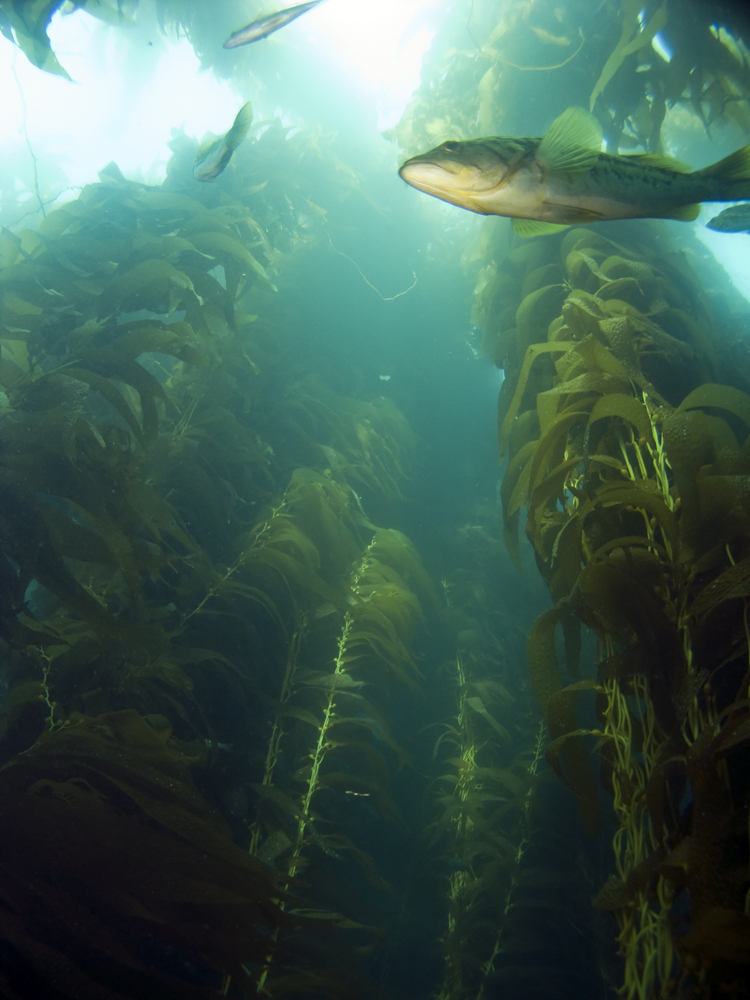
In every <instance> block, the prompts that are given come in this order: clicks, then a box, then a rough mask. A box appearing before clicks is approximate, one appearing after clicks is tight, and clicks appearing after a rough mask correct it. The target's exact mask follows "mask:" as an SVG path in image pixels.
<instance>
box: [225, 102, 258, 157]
mask: <svg viewBox="0 0 750 1000" xmlns="http://www.w3.org/2000/svg"><path fill="white" fill-rule="evenodd" d="M252 120H253V106H252V104H251V103H250V101H248V102H247V104H243V105H242V107H241V108H240V110H239V111H238V112H237V117H236V118H235V119H234V124H233V125H232V127H231V128H230V130H229V131H228V132H227V134H226V135H225V136H224V142H225V143H226V145H227V149H231V150H232V151H234V150H235V149H237V147H238V146H239V144H240V143H241V142H242V140H243V139H244V138H245V136H246V135H247V130H248V129H249V128H250V123H251V122H252Z"/></svg>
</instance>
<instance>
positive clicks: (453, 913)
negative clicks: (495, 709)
mask: <svg viewBox="0 0 750 1000" xmlns="http://www.w3.org/2000/svg"><path fill="white" fill-rule="evenodd" d="M456 684H457V690H458V714H457V717H456V727H455V730H453V733H452V735H453V736H454V740H455V742H456V744H457V747H458V751H459V756H458V758H457V759H456V762H455V763H456V767H457V770H458V774H457V781H456V784H455V789H454V791H453V794H452V797H453V799H454V800H455V801H456V802H457V803H458V809H457V810H456V812H455V815H454V817H453V822H452V827H451V830H450V850H451V852H452V853H453V854H454V855H455V857H456V858H458V859H459V860H460V861H461V862H462V863H463V864H464V865H465V867H464V868H463V869H459V870H458V871H454V872H451V874H450V876H449V878H448V914H447V917H448V927H447V930H446V933H445V935H444V937H443V939H442V941H443V945H444V948H445V972H444V975H443V985H442V988H441V990H440V993H439V994H438V998H437V1000H455V998H456V997H460V996H462V995H463V988H464V976H463V963H464V961H465V957H464V955H463V948H462V945H463V944H464V942H463V940H462V938H463V937H464V936H465V933H466V927H465V924H466V917H467V914H466V913H465V910H466V909H467V908H468V905H469V898H468V896H467V892H466V890H467V889H468V887H469V885H470V883H471V882H473V881H475V879H476V876H475V875H474V873H473V872H472V870H471V858H470V857H467V856H466V851H467V847H469V845H468V844H467V843H466V841H467V838H468V837H469V835H470V834H471V831H472V829H473V826H474V824H473V821H472V819H471V816H470V815H469V814H468V812H467V811H466V809H465V805H466V800H467V799H468V797H469V795H470V794H471V792H472V791H474V789H475V787H477V786H479V787H481V782H480V780H479V776H478V773H477V770H478V768H477V763H476V741H475V734H474V733H473V731H472V724H473V720H472V716H474V713H473V712H472V711H471V709H470V708H469V706H468V705H467V704H466V698H467V693H468V692H467V687H466V673H465V671H464V665H463V662H462V660H461V653H460V652H458V653H457V654H456ZM439 746H440V743H439V742H438V744H437V745H436V747H435V751H436V752H437V749H438V747H439Z"/></svg>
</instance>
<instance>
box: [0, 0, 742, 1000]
mask: <svg viewBox="0 0 750 1000" xmlns="http://www.w3.org/2000/svg"><path fill="white" fill-rule="evenodd" d="M59 6H60V5H59V4H58V3H55V2H49V3H46V4H41V3H40V4H31V5H29V4H19V3H16V2H13V0H0V30H3V31H4V33H6V34H8V33H10V34H12V36H13V37H14V38H15V39H16V41H17V43H18V44H19V46H21V47H22V49H23V51H24V53H26V55H27V56H28V58H29V59H30V60H31V61H32V62H34V64H35V65H37V66H41V67H43V68H45V69H46V70H48V71H51V72H58V73H59V72H61V68H60V66H59V63H57V60H56V57H55V56H54V53H53V52H52V49H51V48H50V46H49V42H48V39H47V34H46V29H47V26H48V23H49V19H50V18H51V16H52V14H53V13H54V12H55V10H56V9H57V8H58V7H59ZM79 6H81V7H83V8H84V10H86V11H87V12H90V13H91V14H95V15H96V16H100V17H107V18H109V19H110V21H111V22H112V23H114V24H118V23H120V22H121V21H123V20H124V19H126V18H128V17H137V16H138V13H139V9H140V10H141V11H143V10H145V9H146V8H147V4H146V3H145V0H144V2H143V3H142V4H140V5H138V4H136V3H130V4H117V3H115V2H114V0H112V2H110V3H105V2H103V0H102V2H101V3H99V2H95V0H88V2H86V3H84V4H81V5H79ZM225 7H226V10H225V12H224V14H223V17H225V18H226V19H227V22H228V24H224V23H221V21H220V19H219V18H217V17H216V14H215V10H216V6H215V5H211V4H206V3H204V2H202V0H154V4H153V9H154V12H155V16H156V17H158V19H159V23H160V24H161V26H162V28H163V29H164V30H172V29H177V30H179V31H180V32H181V33H183V34H185V35H186V36H187V37H188V38H189V39H190V41H191V43H192V44H193V46H194V48H195V50H196V52H197V53H198V54H199V56H200V58H201V60H202V62H203V64H204V66H205V67H211V68H213V69H214V70H215V72H216V73H217V75H219V76H220V77H224V78H227V79H232V80H241V81H242V92H243V93H245V92H252V86H250V87H248V86H247V83H248V80H249V81H250V82H251V83H252V82H253V81H256V82H257V81H264V80H266V79H268V80H270V79H277V77H276V74H277V70H278V68H279V67H280V68H282V69H283V68H284V67H286V69H287V70H288V72H284V73H279V74H278V79H277V85H278V88H279V97H278V100H279V104H280V105H281V106H284V107H288V108H290V109H292V110H294V109H295V108H296V107H300V108H304V109H305V110H304V112H301V116H302V117H304V116H306V115H309V110H308V105H307V103H306V97H305V95H304V94H303V93H301V92H300V93H299V94H297V93H295V88H294V86H293V84H294V81H295V79H296V80H299V76H298V77H296V78H295V76H294V74H293V73H292V72H291V67H292V61H291V60H292V57H287V55H285V50H284V48H283V46H282V45H281V44H279V45H278V46H275V54H274V53H273V52H271V53H270V54H269V50H270V49H271V48H273V47H272V46H265V47H262V46H259V47H257V50H256V48H255V47H254V49H253V66H252V70H248V68H247V58H246V57H247V56H248V53H247V52H245V53H242V52H241V51H240V52H239V53H235V52H228V51H226V50H224V49H223V48H222V42H223V40H224V39H225V37H226V30H225V29H226V28H227V27H229V28H230V30H231V25H232V24H241V23H243V22H244V21H247V20H248V19H249V18H250V17H252V16H253V15H258V13H259V11H258V10H255V11H248V10H247V5H246V4H245V3H241V2H239V0H231V2H230V3H228V4H226V5H225ZM745 21H746V15H743V14H742V11H741V10H740V13H739V14H737V15H735V14H734V13H733V12H732V10H731V9H730V8H729V5H723V4H712V5H701V4H699V3H692V2H687V0H686V2H684V3H683V4H681V5H680V6H679V8H678V7H677V6H676V4H675V3H673V2H671V0H670V2H668V3H659V2H653V3H651V2H647V3H645V4H644V3H643V0H639V2H638V3H635V2H630V0H622V2H614V0H613V2H611V3H610V2H605V3H602V4H593V5H592V4H590V3H588V2H584V0H571V2H569V3H566V4H560V3H555V4H552V3H549V4H548V3H546V2H536V3H526V2H523V3H522V2H507V3H505V4H504V5H502V7H500V5H498V4H496V3H494V2H490V0H473V2H470V0H469V2H466V3H464V4H456V5H453V6H452V9H451V11H450V12H448V13H447V14H446V15H445V19H444V20H443V22H441V24H440V25H438V30H437V34H436V36H435V39H434V41H433V43H432V47H431V49H430V50H429V52H428V54H427V55H426V56H425V61H424V66H423V80H422V84H421V86H420V88H419V90H418V91H417V92H416V94H415V96H414V98H413V100H412V102H411V104H410V105H409V106H408V108H407V110H406V112H405V113H404V115H403V117H402V119H401V122H400V123H399V125H398V126H396V128H395V129H394V130H393V131H394V138H397V139H398V142H399V146H400V148H401V154H402V158H403V157H404V156H410V155H414V154H416V153H418V152H420V151H421V150H424V149H427V148H430V147H432V146H434V145H436V144H439V143H441V142H443V141H445V140H446V139H449V138H456V139H460V140H464V139H469V138H471V137H473V136H475V135H482V134H483V135H493V134H501V135H502V134H508V135H518V134H520V135H524V134H542V133H543V131H544V129H545V128H546V127H547V125H549V123H550V122H551V121H552V120H553V119H554V118H555V117H556V116H557V115H559V114H560V113H562V112H563V111H564V109H565V108H566V107H568V106H570V105H577V106H582V107H585V108H590V109H591V110H592V112H593V114H594V115H595V116H596V117H597V119H598V120H599V122H600V124H601V125H602V128H603V130H604V134H605V137H606V140H607V148H608V151H609V152H611V153H612V154H615V153H617V152H618V150H620V151H633V150H635V149H639V150H642V151H646V150H648V151H650V152H653V153H660V152H662V151H663V150H662V144H663V141H664V136H663V134H662V133H663V132H666V131H667V129H668V128H669V127H671V126H670V122H671V121H672V120H673V118H674V116H673V115H670V114H668V109H671V108H676V109H677V112H676V113H679V114H682V115H684V117H683V118H682V119H680V120H681V121H682V122H683V125H684V123H685V122H689V123H690V124H691V125H695V124H696V123H697V124H698V125H699V126H700V131H698V130H697V129H696V134H699V135H700V137H701V141H702V142H705V143H706V144H707V143H708V139H707V138H706V137H707V136H711V135H712V134H713V133H714V132H716V131H718V130H719V128H723V129H726V130H728V132H729V133H730V134H731V137H732V138H731V140H730V138H727V139H726V142H727V143H728V144H729V147H730V148H728V149H726V152H730V150H731V148H734V147H735V146H737V145H740V144H741V142H738V141H735V140H736V139H737V137H738V135H739V134H740V133H741V131H742V130H747V128H748V126H749V125H750V114H749V109H748V97H750V75H749V73H748V68H747V67H748V61H747V60H748V49H747V44H746V42H745V41H743V38H744V39H747V38H748V27H749V26H748V25H747V24H746V23H745ZM657 34H658V35H659V38H660V39H661V44H662V45H663V46H667V47H668V48H669V49H671V51H672V58H670V59H669V60H667V59H665V58H662V57H661V56H659V55H658V53H657V52H656V51H655V50H654V48H653V46H652V44H651V43H652V40H653V39H654V38H655V37H656V36H657ZM300 58H302V56H301V55H300V54H299V53H297V52H295V53H294V54H293V59H294V60H299V59H300ZM62 59H63V61H64V57H62ZM285 60H286V62H285ZM63 72H64V71H63ZM241 74H244V75H241ZM269 86H270V85H269ZM311 100H312V98H311ZM253 101H254V102H255V95H254V94H253ZM295 102H299V103H295ZM234 108H235V110H232V111H231V112H230V113H228V115H227V118H228V120H231V116H232V114H233V113H235V111H236V105H235V106H234ZM175 117H176V120H179V118H180V116H179V115H178V114H177V113H176V116H175ZM171 148H172V153H173V155H172V158H171V160H170V162H169V165H168V169H167V177H166V180H165V181H164V183H163V184H162V185H159V186H150V185H147V184H144V183H140V182H137V181H132V180H128V179H126V178H125V177H124V176H123V174H122V172H121V171H120V169H119V168H118V167H117V166H116V165H115V164H110V165H109V166H108V167H106V168H105V169H104V170H102V171H101V173H100V174H99V182H98V183H91V184H88V185H87V186H86V187H84V188H83V189H82V190H81V191H80V192H79V193H78V195H77V197H75V198H73V199H72V200H70V201H68V202H67V203H65V204H63V205H61V206H60V207H58V208H53V209H51V208H50V207H48V208H47V212H46V217H44V218H41V219H40V220H39V223H38V225H36V227H31V226H28V227H27V221H25V220H23V219H21V221H15V220H18V219H20V217H21V216H22V215H23V214H24V213H25V212H27V211H28V208H29V207H30V206H29V204H28V203H27V204H25V205H23V204H21V203H20V202H18V200H17V195H16V194H15V193H14V192H15V191H16V187H15V186H14V183H13V179H12V177H11V180H10V183H7V184H6V183H3V184H2V185H1V187H2V197H3V200H2V204H0V210H1V211H2V213H3V214H2V219H3V221H4V222H5V223H6V224H5V226H4V228H3V229H2V231H0V542H1V544H2V556H1V557H0V658H1V666H2V671H1V673H0V682H1V683H2V689H1V690H2V700H1V701H0V793H1V794H0V842H1V843H2V848H3V849H2V853H0V996H2V997H3V1000H6V998H7V1000H39V998H45V1000H46V998H50V1000H78V998H82V997H86V998H89V997H90V998H97V1000H135V998H138V1000H143V998H154V1000H156V998H159V1000H164V998H174V1000H178V998H192V997H196V998H198V997H201V998H218V997H221V996H230V997H240V996H243V995H258V994H260V995H270V996H272V997H290V998H293V1000H303V998H305V1000H308V998H318V997H321V998H323V997H330V998H354V997H356V998H365V997H368V996H373V997H375V996H387V997H388V998H389V1000H417V998H419V1000H421V998H424V1000H427V998H429V997H434V998H439V1000H492V998H495V997H497V998H501V997H502V998H503V1000H529V998H531V1000H570V998H576V1000H579V998H580V1000H602V998H606V997H615V996H622V997H625V998H627V1000H636V998H637V1000H652V998H653V1000H656V998H665V1000H666V998H669V997H675V998H682V1000H686V998H690V1000H719V998H727V997H728V998H731V1000H744V998H746V997H748V995H750V990H749V989H748V981H749V980H750V916H749V915H748V904H747V899H748V892H749V890H750V850H749V848H748V822H749V815H748V804H749V801H750V787H749V785H748V774H750V759H748V755H749V754H750V708H749V706H748V700H747V696H748V684H749V683H750V676H749V666H748V664H749V656H750V654H749V652H748V634H749V633H748V598H750V584H749V583H748V580H750V504H749V502H748V495H749V494H748V483H750V350H748V346H747V336H748V332H749V331H750V308H749V307H748V305H747V302H746V301H745V300H744V299H742V298H741V296H739V294H738V293H736V292H734V290H733V289H732V287H731V285H730V284H729V282H728V280H727V278H726V275H724V273H723V272H722V271H721V269H720V267H719V266H718V265H717V264H716V263H715V262H714V261H713V258H712V257H711V256H710V254H709V253H708V251H707V250H706V249H705V248H704V247H703V246H702V245H701V244H700V243H699V242H698V241H697V240H696V239H695V237H694V235H693V230H692V227H689V226H683V227H682V228H681V229H680V228H679V227H673V228H671V229H670V228H667V225H666V224H665V223H662V222H656V221H654V222H652V221H627V222H622V223H601V224H599V225H597V227H592V228H586V227H581V226H574V227H572V228H570V229H568V230H567V231H565V232H564V233H560V234H555V235H552V236H543V237H540V238H538V239H534V240H529V241H522V240H519V239H518V238H517V237H515V236H514V235H513V233H512V232H511V230H510V227H509V226H508V224H507V223H505V222H504V221H503V220H497V219H491V220H488V221H487V222H486V223H484V224H483V226H482V228H481V229H479V230H478V231H477V232H476V236H475V238H474V239H470V238H469V237H468V235H467V232H468V231H467V230H464V229H462V228H461V224H454V223H453V221H452V220H451V218H450V217H449V216H448V215H447V214H445V211H447V210H443V209H442V208H441V209H440V211H441V212H442V213H443V214H441V215H440V216H439V217H436V216H428V217H423V216H421V215H419V214H417V213H418V212H421V211H422V208H421V207H420V208H417V207H416V202H417V201H418V199H416V198H415V199H414V204H415V207H414V208H405V209H404V217H403V219H401V220H399V221H398V222H394V221H393V215H394V214H395V213H393V210H392V208H391V205H390V202H388V200H387V199H389V198H392V197H394V195H393V191H394V190H395V189H396V188H398V187H399V185H400V182H398V178H393V176H392V173H393V171H392V167H391V166H390V165H389V166H388V170H387V171H386V170H385V169H383V170H382V171H381V172H380V173H378V170H380V168H378V170H376V169H370V168H369V167H367V168H366V167H365V166H364V165H363V162H364V159H365V158H364V157H363V156H362V153H361V150H360V149H359V148H358V147H357V145H356V143H351V144H348V145H347V144H346V142H344V141H343V140H342V139H341V138H339V139H336V137H335V136H334V135H333V134H332V133H331V132H329V131H326V129H325V128H323V127H322V126H320V125H318V126H317V127H314V126H312V125H307V126H305V127H302V128H291V127H287V126H285V125H283V124H282V122H281V121H280V120H279V119H277V118H276V119H270V120H267V121H259V122H257V123H254V124H253V126H252V127H251V129H250V131H249V132H248V136H247V138H246V140H245V141H244V142H243V143H242V145H241V147H240V148H239V149H238V150H237V152H236V153H235V155H234V156H233V157H232V159H231V162H229V163H228V165H227V168H226V170H224V171H223V172H222V173H221V174H220V175H219V176H217V177H216V179H215V181H214V182H213V183H212V184H199V183H197V182H196V181H195V180H194V177H193V162H194V159H195V154H196V148H197V143H196V142H195V141H194V140H193V139H191V138H189V137H188V136H186V135H185V134H183V133H182V132H180V131H178V130H175V131H174V133H173V138H172V143H171ZM704 153H705V157H704V162H711V161H712V160H715V159H718V158H719V154H716V153H715V150H714V149H713V148H710V149H707V150H705V151H704ZM42 166H43V164H42V163H41V162H40V167H42ZM3 169H5V170H6V172H8V171H11V170H12V167H10V166H6V167H3ZM368 170H369V172H368ZM386 174H387V178H388V180H386V181H383V180H382V178H383V177H385V176H386ZM4 176H5V175H4ZM8 176H9V177H10V176H11V175H10V173H8ZM390 181H393V185H394V187H388V186H386V185H387V183H389V182H390ZM381 182H382V183H381ZM27 186H28V185H27ZM41 200H43V199H42V198H41V197H40V201H41ZM425 201H427V200H426V199H425ZM32 204H33V203H32ZM410 212H412V213H413V214H409V213H410ZM456 213H457V214H458V215H461V213H459V212H458V210H456ZM399 227H400V228H399ZM726 238H727V239H736V240H738V241H744V236H743V235H741V234H739V235H737V236H727V237H726ZM418 252H419V253H421V254H422V257H423V258H424V259H423V260H422V257H417V253H418ZM402 254H403V258H402V256H401V255H402ZM383 259H387V261H388V263H389V265H391V266H390V268H389V269H388V268H384V269H383V270H382V271H378V270H377V268H378V267H379V266H382V261H383ZM412 260H414V261H417V260H421V261H422V262H421V263H420V264H419V265H417V264H416V263H415V265H414V267H415V270H414V272H412V271H411V261H412ZM410 274H413V277H414V282H415V283H414V284H412V285H410V284H409V283H410V281H411V277H410ZM376 275H377V276H376ZM363 279H364V280H363ZM388 282H390V283H392V287H391V285H390V284H388V285H387V284H386V283H388ZM407 286H408V292H409V294H406V295H405V294H404V291H403V290H404V289H407ZM381 288H382V289H383V291H380V289H381ZM376 292H377V294H375V293H376ZM469 321H470V322H471V324H472V328H473V331H474V334H473V335H472V336H473V338H474V339H472V340H471V346H472V347H473V348H474V351H470V350H469V349H468V347H467V346H466V343H465V341H466V340H467V336H466V334H463V333H458V334H457V333H456V329H461V328H462V324H463V327H465V326H466V325H467V324H468V323H469ZM441 337H442V338H444V339H443V340H441V339H440V338H441ZM381 341H382V342H383V343H384V344H387V345H388V352H389V353H388V354H386V352H385V350H383V351H382V353H381V350H380V349H381V347H382V344H381V343H380V342H381ZM446 345H447V346H446ZM443 352H444V353H445V355H446V358H445V359H443V357H442V354H443ZM475 352H476V353H477V354H479V355H480V356H481V357H482V358H484V359H489V361H490V362H492V363H493V364H494V365H496V366H497V367H498V368H502V369H503V370H504V373H505V381H504V383H503V386H502V390H501V392H500V400H499V412H498V436H499V440H500V446H501V449H502V453H503V456H504V466H503V469H502V478H501V480H500V481H499V482H498V483H497V484H496V478H497V477H496V473H495V468H494V467H493V464H492V454H493V449H492V439H493V437H494V428H491V427H489V423H490V422H491V421H490V420H488V419H487V414H488V410H486V409H485V410H481V409H479V408H477V409H470V408H469V402H470V398H471V397H472V396H478V395H480V393H479V392H478V390H477V389H476V386H477V382H476V381H472V379H476V377H477V375H476V373H477V372H479V371H483V370H484V369H480V367H479V364H478V362H477V361H476V358H475V357H474V353H475ZM486 367H489V364H487V365H486ZM373 372H375V373H376V374H373ZM467 372H468V373H470V374H469V375H467ZM381 379H383V381H381ZM482 421H485V424H484V425H483V424H482ZM484 430H486V434H485V436H484V438H482V434H483V431H484ZM480 438H482V440H485V441H486V442H488V443H489V449H488V451H487V452H483V451H481V449H478V448H477V446H476V441H477V440H478V439H480ZM496 485H497V487H498V488H497V494H496V493H495V486H496ZM522 512H525V517H524V524H525V529H526V530H525V536H526V537H525V538H523V533H521V532H520V525H521V520H522ZM506 550H507V551H506ZM530 554H531V555H532V556H533V559H532V558H530ZM513 564H515V566H517V567H518V568H523V569H524V571H525V573H524V575H523V576H518V575H516V570H515V569H514V565H513ZM524 649H525V657H524Z"/></svg>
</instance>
